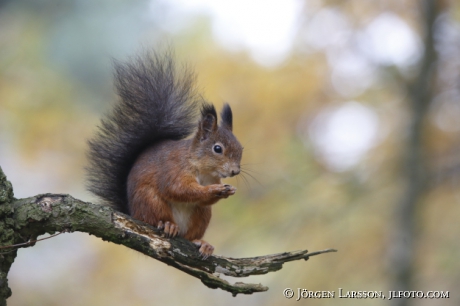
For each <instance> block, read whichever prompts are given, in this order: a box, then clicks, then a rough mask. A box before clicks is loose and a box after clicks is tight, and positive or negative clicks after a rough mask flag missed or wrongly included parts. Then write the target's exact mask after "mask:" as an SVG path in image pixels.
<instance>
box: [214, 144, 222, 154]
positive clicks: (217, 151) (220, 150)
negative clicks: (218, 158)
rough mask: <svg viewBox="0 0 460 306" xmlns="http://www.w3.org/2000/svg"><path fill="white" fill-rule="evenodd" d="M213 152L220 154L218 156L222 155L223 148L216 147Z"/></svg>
mask: <svg viewBox="0 0 460 306" xmlns="http://www.w3.org/2000/svg"><path fill="white" fill-rule="evenodd" d="M212 149H213V151H214V152H216V153H218V154H222V147H221V146H219V145H214V147H212Z"/></svg>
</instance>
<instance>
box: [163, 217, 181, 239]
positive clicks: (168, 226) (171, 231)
mask: <svg viewBox="0 0 460 306" xmlns="http://www.w3.org/2000/svg"><path fill="white" fill-rule="evenodd" d="M157 228H158V229H159V230H162V231H163V233H164V234H165V237H168V238H173V237H176V236H177V235H178V234H179V232H180V230H179V226H177V225H176V224H174V223H172V222H169V221H166V222H165V223H163V221H161V220H160V221H158V224H157Z"/></svg>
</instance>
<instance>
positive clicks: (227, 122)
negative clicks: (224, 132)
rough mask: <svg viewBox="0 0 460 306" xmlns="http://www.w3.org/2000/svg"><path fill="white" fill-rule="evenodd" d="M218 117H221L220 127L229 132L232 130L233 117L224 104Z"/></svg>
mask: <svg viewBox="0 0 460 306" xmlns="http://www.w3.org/2000/svg"><path fill="white" fill-rule="evenodd" d="M220 116H221V117H222V125H223V126H224V127H226V128H227V129H229V130H230V131H231V130H232V129H233V115H232V109H231V108H230V105H228V104H227V103H225V104H224V107H223V108H222V112H221V113H220Z"/></svg>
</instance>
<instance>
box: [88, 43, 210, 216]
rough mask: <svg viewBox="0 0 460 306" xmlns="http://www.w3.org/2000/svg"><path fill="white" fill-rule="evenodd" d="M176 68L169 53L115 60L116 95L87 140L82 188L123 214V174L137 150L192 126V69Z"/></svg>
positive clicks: (196, 98) (196, 100)
mask: <svg viewBox="0 0 460 306" xmlns="http://www.w3.org/2000/svg"><path fill="white" fill-rule="evenodd" d="M177 73H178V72H177V71H176V67H175V64H174V60H173V58H172V55H171V53H170V52H167V53H165V54H157V53H147V52H146V53H144V54H143V55H141V56H139V57H137V58H135V59H134V60H133V61H132V62H128V63H119V62H115V86H116V89H117V91H118V95H119V96H120V100H119V102H118V104H116V105H115V107H114V108H113V110H112V112H111V113H109V114H108V115H107V116H106V117H105V118H104V119H102V121H101V125H100V126H99V131H98V133H97V134H96V136H95V137H94V138H93V139H92V140H90V141H89V153H88V157H89V162H90V163H89V167H88V168H87V176H88V189H89V190H90V191H91V192H93V193H94V194H96V195H97V196H99V197H100V198H101V199H102V200H103V201H104V202H105V203H106V204H109V205H111V206H114V207H115V208H116V209H118V210H120V211H122V212H124V213H128V205H127V190H126V189H127V187H126V182H127V178H128V174H129V171H130V169H131V167H132V166H133V164H134V162H135V161H136V158H137V157H138V156H139V154H140V153H141V152H142V151H143V150H145V149H146V148H147V147H149V146H151V145H152V144H155V143H157V142H159V141H162V140H166V139H171V140H179V139H183V138H185V137H187V136H189V135H191V134H192V133H193V132H194V130H195V128H196V120H195V119H196V113H197V110H198V109H199V105H200V104H201V101H202V99H201V98H200V96H199V95H197V94H196V92H195V89H194V82H193V81H194V74H193V73H191V72H190V71H189V70H187V69H186V68H184V71H183V73H181V75H177Z"/></svg>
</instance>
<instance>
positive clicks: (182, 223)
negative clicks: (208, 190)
mask: <svg viewBox="0 0 460 306" xmlns="http://www.w3.org/2000/svg"><path fill="white" fill-rule="evenodd" d="M194 209H195V204H191V203H171V210H172V214H173V218H174V222H175V223H176V224H177V226H179V235H181V236H183V235H185V233H186V232H187V230H188V224H189V222H190V218H191V216H192V213H193V210H194Z"/></svg>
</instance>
